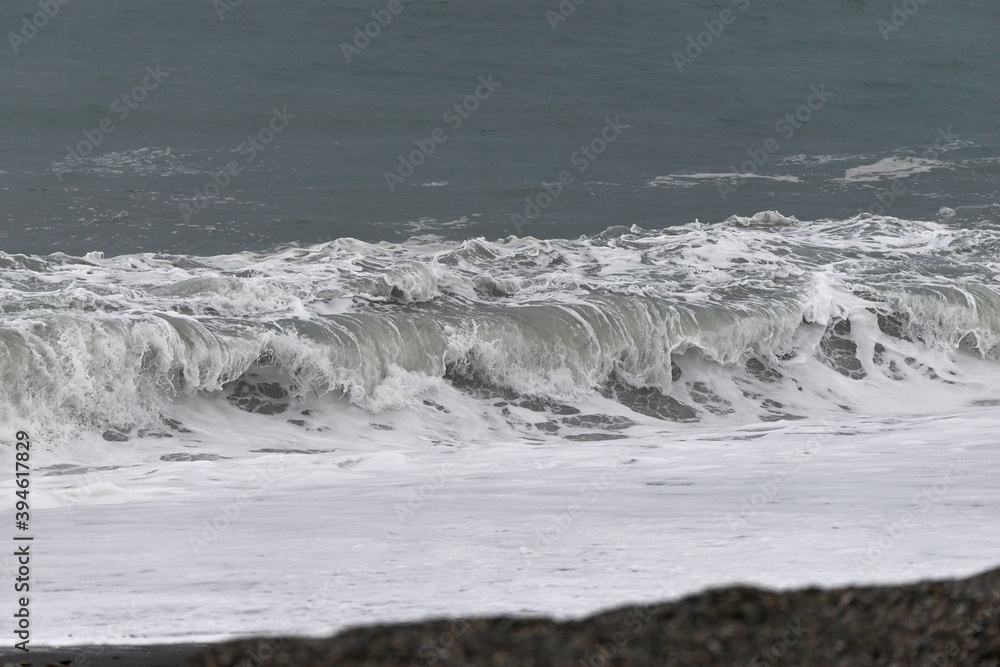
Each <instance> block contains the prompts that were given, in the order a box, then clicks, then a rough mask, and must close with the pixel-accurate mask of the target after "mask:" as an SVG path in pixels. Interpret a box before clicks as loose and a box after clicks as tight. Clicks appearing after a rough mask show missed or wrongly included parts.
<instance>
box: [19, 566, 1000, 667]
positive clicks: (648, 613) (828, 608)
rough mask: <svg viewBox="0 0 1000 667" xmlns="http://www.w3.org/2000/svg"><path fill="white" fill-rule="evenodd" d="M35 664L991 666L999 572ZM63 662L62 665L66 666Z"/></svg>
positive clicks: (98, 650) (95, 654)
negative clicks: (557, 617)
mask: <svg viewBox="0 0 1000 667" xmlns="http://www.w3.org/2000/svg"><path fill="white" fill-rule="evenodd" d="M0 656H2V657H0V660H2V664H6V663H13V664H14V665H25V666H28V665H30V666H31V667H35V666H38V667H41V666H43V665H48V664H58V665H64V666H66V667H104V666H106V665H115V666H116V667H132V666H133V665H143V666H145V667H182V666H183V667H235V666H236V665H240V666H244V665H245V666H246V667H251V666H252V667H257V666H259V665H296V666H299V667H309V666H312V665H316V666H319V665H368V666H374V665H385V666H387V667H388V666H399V667H413V666H416V667H423V666H425V665H427V666H429V665H449V666H450V665H454V666H459V665H462V666H466V667H467V666H469V665H476V666H477V667H482V666H485V665H490V666H501V665H503V666H509V667H515V666H517V667H528V666H532V667H534V666H537V667H542V666H551V667H562V666H565V667H571V666H572V667H585V666H587V665H590V666H591V667H604V666H605V665H674V664H676V665H730V664H732V665H735V664H743V665H746V664H752V665H775V664H779V663H783V664H810V665H893V664H906V665H937V666H940V665H984V666H985V665H993V666H994V667H995V666H996V665H1000V568H996V569H993V570H989V571H987V572H983V573H981V574H978V575H974V576H971V577H967V578H963V579H948V580H933V581H919V582H916V583H912V584H903V585H892V586H846V587H840V588H832V589H819V588H805V589H795V590H788V591H782V592H774V591H768V590H763V589H758V588H751V587H747V586H732V587H727V588H718V589H711V590H707V591H704V592H702V593H698V594H695V595H689V596H687V597H684V598H682V599H679V600H676V601H673V602H664V603H654V604H650V605H645V606H627V607H619V608H617V609H612V610H610V611H606V612H602V613H598V614H595V615H592V616H589V617H587V618H583V619H579V620H572V621H563V622H557V621H553V620H551V619H547V618H512V617H491V618H468V619H463V618H458V619H432V620H427V621H422V622H415V623H397V624H391V625H376V626H369V627H357V628H351V629H347V630H344V631H342V632H340V633H338V634H336V635H334V636H332V637H330V638H325V639H301V638H284V637H271V638H268V637H260V638H251V639H242V640H234V641H228V642H222V643H218V644H208V645H206V644H172V645H150V646H132V647H129V646H101V647H87V646H80V647H67V648H60V649H37V650H33V651H31V652H30V653H27V654H25V653H21V652H17V654H16V655H14V654H11V653H10V652H9V651H4V652H2V653H0ZM66 661H69V662H66Z"/></svg>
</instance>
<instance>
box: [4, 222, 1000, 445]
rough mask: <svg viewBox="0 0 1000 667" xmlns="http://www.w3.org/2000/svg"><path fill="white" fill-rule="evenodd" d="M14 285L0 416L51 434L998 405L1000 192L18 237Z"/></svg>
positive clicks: (513, 425) (890, 411) (587, 421)
mask: <svg viewBox="0 0 1000 667" xmlns="http://www.w3.org/2000/svg"><path fill="white" fill-rule="evenodd" d="M0 281H2V282H0V290H2V301H0V303H2V315H0V382H2V384H3V387H4V391H3V393H2V398H0V420H2V421H3V422H4V423H8V424H10V423H13V424H19V425H24V427H29V428H33V429H35V430H36V431H37V430H40V431H43V432H48V433H50V434H52V435H53V436H57V435H58V434H60V433H62V434H63V435H67V434H72V433H78V432H80V431H97V432H103V433H104V435H105V438H107V439H127V438H130V437H135V436H142V435H145V434H150V433H153V434H155V433H156V432H157V431H158V430H163V429H164V424H167V425H171V427H172V428H175V427H176V425H177V424H178V422H179V420H180V419H181V416H182V409H194V407H195V406H198V405H199V404H201V403H202V402H205V401H208V402H210V403H211V404H212V405H213V406H215V408H214V409H218V410H222V411H223V412H222V413H220V414H223V415H225V414H229V415H230V416H231V417H232V418H234V419H238V418H239V415H240V414H242V412H252V413H257V414H258V415H261V416H264V417H267V416H271V417H272V418H273V419H280V420H282V421H283V422H284V421H291V422H292V423H303V422H304V421H306V420H289V419H288V417H289V416H291V415H298V414H299V413H302V414H303V415H307V416H308V415H309V413H310V409H308V408H309V407H310V406H311V407H316V406H326V407H327V408H331V409H334V408H335V409H336V410H340V411H341V414H348V413H350V412H351V411H358V409H360V410H363V411H365V412H367V413H371V414H372V415H377V414H384V415H392V414H398V413H400V411H403V412H405V411H406V410H410V409H425V408H427V406H431V409H430V413H431V414H440V415H441V418H442V419H447V418H448V417H447V416H448V415H451V416H452V417H453V418H455V419H457V417H455V413H458V412H461V413H462V414H463V415H466V417H467V416H468V415H470V414H472V415H474V418H475V419H478V420H480V422H481V423H480V425H481V426H484V427H485V428H488V429H495V428H501V429H513V430H514V431H516V432H518V433H519V434H520V435H521V437H526V438H530V439H539V438H541V439H545V438H550V437H569V436H572V438H573V439H580V440H587V439H601V438H610V437H615V434H617V433H620V432H622V431H624V430H627V429H628V428H629V427H630V426H631V425H633V424H635V423H636V421H637V420H640V421H641V420H666V421H672V422H684V423H714V422H716V421H717V420H723V419H728V420H744V421H755V420H764V421H779V420H789V419H796V418H803V417H806V416H817V415H824V414H834V413H839V414H843V413H844V412H851V413H857V414H859V415H869V414H871V415H907V414H909V415H912V414H919V413H927V412H934V411H939V410H942V409H953V408H958V407H961V406H971V405H974V404H979V405H983V404H991V403H990V402H991V401H996V399H997V397H998V396H1000V391H998V390H1000V384H998V383H997V382H996V380H997V379H998V378H1000V366H998V364H997V363H996V362H997V359H998V358H1000V216H998V215H997V211H996V210H995V208H989V207H985V208H977V209H968V210H959V211H958V212H956V211H951V210H945V211H943V213H942V217H941V219H940V220H936V221H913V220H901V219H897V218H890V217H877V216H869V215H862V216H860V217H856V218H852V219H848V220H822V221H816V222H800V221H798V220H795V219H794V218H788V217H785V216H782V215H781V214H779V213H775V212H764V213H759V214H757V215H755V216H753V217H750V218H743V217H733V218H730V219H729V220H726V221H725V222H722V223H719V224H711V225H709V224H701V223H697V222H696V223H692V224H688V225H685V226H680V227H672V228H668V229H663V230H644V229H640V228H638V227H632V228H624V227H612V228H610V229H608V230H606V231H605V232H603V233H602V234H599V235H596V236H592V237H580V238H578V239H574V240H544V241H543V240H538V239H535V238H531V237H527V238H516V237H508V238H506V239H501V240H497V241H493V242H490V241H487V240H484V239H482V238H479V239H473V240H467V241H463V242H446V241H443V240H441V239H439V238H437V237H433V236H424V237H414V238H411V239H410V240H409V241H407V242H405V243H400V244H390V243H379V244H369V243H364V242H361V241H357V240H354V239H338V240H335V241H332V242H329V243H324V244H321V245H315V246H312V247H292V248H284V249H281V250H278V251H275V252H272V253H269V254H250V253H242V254H234V255H223V256H212V257H198V256H187V255H164V254H139V255H124V256H117V257H112V258H105V257H103V256H102V255H101V254H99V253H92V254H89V255H86V256H84V257H71V256H67V255H63V254H54V255H49V256H45V257H39V256H24V255H8V254H2V253H0ZM597 404H600V405H603V406H604V408H603V409H598V410H597V412H598V413H600V414H596V415H595V414H588V407H587V406H590V407H593V406H594V405H597ZM459 405H461V406H464V407H462V408H461V409H459ZM470 406H471V407H470ZM607 406H612V408H611V409H608V407H607ZM470 409H471V410H472V412H469V410H470ZM225 411H228V412H225ZM241 411H242V412H241ZM343 411H347V412H343ZM589 412H593V410H589ZM609 412H610V413H611V414H606V413H609ZM466 417H463V419H464V418H466ZM371 418H373V419H377V418H376V417H371ZM455 428H456V429H457V430H461V429H460V428H459V426H458V425H456V426H455ZM456 432H457V431H456Z"/></svg>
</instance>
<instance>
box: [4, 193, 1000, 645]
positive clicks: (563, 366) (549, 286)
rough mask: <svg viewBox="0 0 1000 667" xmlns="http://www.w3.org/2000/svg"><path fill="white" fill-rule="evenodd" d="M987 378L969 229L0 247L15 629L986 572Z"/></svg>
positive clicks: (987, 213) (993, 383) (984, 282)
mask: <svg viewBox="0 0 1000 667" xmlns="http://www.w3.org/2000/svg"><path fill="white" fill-rule="evenodd" d="M998 359H1000V209H998V208H997V207H996V206H992V207H990V206H983V207H967V208H960V209H956V210H952V209H942V210H941V212H940V213H939V214H938V216H937V217H936V218H935V219H932V220H907V219H900V218H894V217H887V216H875V215H870V214H861V215H859V216H857V217H854V218H850V219H839V220H814V221H800V220H797V219H795V218H792V217H787V216H784V215H782V214H781V213H778V212H775V211H767V212H762V213H758V214H756V215H754V216H752V217H735V216H734V217H732V218H729V219H728V220H725V221H723V222H718V223H712V224H709V223H700V222H693V223H690V224H687V225H682V226H676V227H669V228H666V229H642V228H639V227H637V226H632V227H611V228H609V229H607V230H606V231H604V232H603V233H601V234H597V235H593V236H581V237H579V238H575V239H548V240H540V239H536V238H533V237H516V236H510V237H507V238H503V239H495V240H492V241H490V240H487V239H485V238H477V239H470V240H463V241H454V240H445V239H442V238H439V237H436V236H432V235H425V236H416V237H412V238H410V239H409V240H407V241H405V242H401V243H389V242H381V243H367V242H363V241H360V240H356V239H350V238H341V239H336V240H333V241H330V242H327V243H321V244H316V245H311V246H283V247H279V248H275V249H273V250H272V251H269V252H264V253H251V252H244V253H237V254H229V255H214V256H198V255H181V254H156V253H142V254H131V255H118V256H114V257H104V256H103V255H102V254H101V253H99V252H94V253H90V254H87V255H84V256H80V257H77V256H70V255H66V254H61V253H56V254H52V255H46V256H38V255H19V254H7V253H0V383H2V386H3V392H2V395H0V424H3V426H4V431H3V432H2V433H0V441H2V442H3V444H4V445H5V446H4V447H3V448H0V465H3V466H5V469H10V470H13V468H14V451H13V442H14V436H15V432H16V431H25V432H28V433H30V435H31V440H32V457H31V460H32V466H33V467H32V474H33V475H34V477H33V484H32V503H31V504H32V525H33V528H34V531H35V535H36V537H35V542H34V545H33V549H34V552H33V553H34V554H35V561H34V563H33V570H32V572H33V576H34V577H36V579H35V580H34V582H33V592H34V594H35V595H36V596H37V601H36V602H35V603H34V604H35V606H34V607H33V611H32V613H33V614H34V619H33V622H34V624H35V634H34V636H33V640H34V641H35V642H37V643H38V644H48V645H58V644H83V643H88V644H90V643H123V642H125V643H155V642H164V641H171V642H174V641H188V640H190V641H197V640H211V639H219V638H223V637H232V636H239V635H245V634H251V633H275V632H280V633H294V634H316V635H319V634H328V633H330V632H333V631H335V630H337V629H340V628H343V627H346V626H351V625H358V624H361V623H371V622H382V621H392V620H402V619H419V618H425V617H428V616H441V615H458V614H531V615H536V614H546V615H555V616H559V617H576V616H582V615H584V614H588V613H591V612H593V611H596V610H598V609H606V608H608V607H611V606H615V605H620V604H624V603H628V602H649V601H653V600H663V599H669V598H675V597H677V596H679V595H683V594H686V593H690V592H694V591H698V590H702V589H704V588H705V587H709V586H719V585H724V584H729V583H734V582H743V583H752V584H757V585H765V586H771V587H791V586H801V585H806V584H815V585H823V586H831V585H837V584H844V583H857V582H878V583H887V582H897V581H909V580H913V579H916V578H920V577H943V576H949V577H950V576H959V575H968V574H972V573H974V572H977V571H980V570H983V569H986V568H988V567H992V566H995V565H996V562H995V558H996V554H997V553H1000V533H998V532H997V531H996V530H995V525H996V517H997V516H998V512H1000V494H998V493H997V490H996V483H995V480H996V479H997V475H998V473H1000V457H998V456H997V447H998V444H997V440H996V439H997V433H1000V429H998V426H1000V414H998V412H997V406H1000V364H998ZM14 490H15V486H14V482H13V479H12V478H5V481H4V482H3V483H0V496H2V497H6V498H13V497H14ZM8 505H9V507H8V508H5V509H6V510H7V511H9V513H11V514H13V503H12V502H11V503H9V504H8ZM10 518H11V521H13V517H12V516H11V517H10ZM0 570H3V572H4V576H5V577H11V576H13V575H12V574H11V573H12V572H14V571H15V570H16V562H15V559H14V558H13V557H12V556H7V557H5V558H3V559H0ZM36 591H37V592H36ZM9 603H10V601H7V600H5V602H4V604H9ZM4 612H5V613H6V609H5V610H4Z"/></svg>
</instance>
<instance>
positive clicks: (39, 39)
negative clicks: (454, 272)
mask: <svg viewBox="0 0 1000 667" xmlns="http://www.w3.org/2000/svg"><path fill="white" fill-rule="evenodd" d="M998 25H1000V5H998V4H997V3H996V2H995V1H986V0H960V1H949V2H945V1H944V0H906V1H905V2H899V1H897V0H825V1H817V0H812V1H799V0H796V1H794V2H793V1H791V0H712V1H699V2H663V3H650V2H640V1H636V0H630V1H626V2H616V3H603V2H598V1H597V0H589V1H583V2H580V1H579V0H564V1H563V2H562V3H561V4H560V3H559V2H557V1H556V0H549V1H547V2H535V3H528V2H513V1H511V0H496V1H493V2H464V1H439V0H410V1H406V0H399V2H396V0H392V1H388V0H380V1H377V2H360V1H348V0H330V1H319V0H299V1H296V2H275V1H270V0H242V2H240V1H239V0H215V1H214V2H213V1H210V0H169V1H168V0H128V1H125V0H103V1H102V2H100V3H91V2H84V1H83V0H69V1H66V0H49V1H48V2H46V1H45V0H42V1H37V0H2V2H0V26H2V30H3V33H4V43H3V45H2V48H0V137H2V149H0V225H2V234H3V237H2V238H0V248H2V249H3V250H4V251H7V252H23V253H42V254H48V253H52V252H56V251H61V252H65V253H68V254H72V255H80V254H83V253H86V252H90V251H101V252H104V253H105V254H106V255H108V256H110V255H115V254H123V253H134V252H161V251H169V252H175V253H195V254H200V255H204V254H215V253H221V252H235V251H241V250H255V251H256V250H264V249H268V248H272V247H275V246H277V245H281V244H286V243H290V242H294V243H298V244H312V243H315V242H318V241H328V240H331V239H336V238H344V237H353V238H358V239H362V240H366V241H379V240H388V241H403V240H405V239H406V238H408V237H410V236H412V235H419V234H435V235H437V236H439V237H442V238H443V239H447V240H461V239H467V238H473V237H478V236H483V237H486V238H487V239H496V238H502V237H506V236H508V235H511V234H517V235H519V236H525V235H532V236H535V237H538V238H574V237H576V236H579V235H581V234H595V233H599V232H601V231H602V230H604V229H606V228H608V227H610V226H613V225H625V226H631V225H639V226H641V227H643V228H646V229H659V228H664V227H669V226H674V225H679V224H685V223H690V222H693V221H695V220H696V219H697V220H700V221H702V222H718V221H721V220H723V219H725V218H727V217H728V216H730V215H733V214H738V215H747V216H749V215H752V214H754V213H756V212H757V211H762V210H778V211H780V212H781V213H783V214H784V215H794V216H796V217H798V218H799V219H802V220H814V219H845V218H849V217H851V216H854V215H856V214H857V213H858V212H861V211H869V212H872V213H876V214H882V213H886V214H888V215H892V216H896V217H900V218H910V219H934V218H935V217H936V216H937V213H938V211H939V209H941V208H942V207H949V208H953V209H958V208H961V207H968V206H982V205H988V204H992V203H995V202H997V201H998V200H1000V129H998V123H997V109H998V97H1000V47H998V42H997V40H996V38H995V36H996V31H997V27H998ZM366 33H367V34H366ZM456 105H457V106H456ZM227 170H228V173H227ZM747 173H749V174H750V176H751V177H749V178H737V176H741V175H742V174H747Z"/></svg>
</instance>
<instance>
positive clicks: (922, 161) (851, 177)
mask: <svg viewBox="0 0 1000 667" xmlns="http://www.w3.org/2000/svg"><path fill="white" fill-rule="evenodd" d="M946 166H947V165H945V163H943V162H940V161H938V160H929V159H926V158H915V157H889V158H883V159H881V160H879V161H878V162H875V163H874V164H869V165H863V166H860V167H852V168H850V169H848V170H847V171H846V172H844V177H843V178H842V179H840V180H842V181H847V182H865V181H880V180H882V179H883V178H886V179H893V178H907V177H909V176H914V175H916V174H923V173H927V172H929V171H932V170H934V169H941V168H943V167H946Z"/></svg>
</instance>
